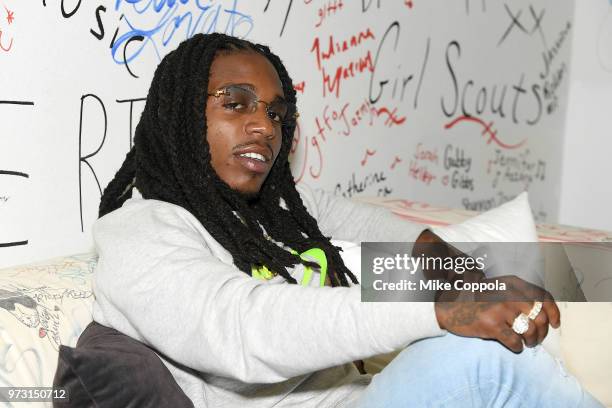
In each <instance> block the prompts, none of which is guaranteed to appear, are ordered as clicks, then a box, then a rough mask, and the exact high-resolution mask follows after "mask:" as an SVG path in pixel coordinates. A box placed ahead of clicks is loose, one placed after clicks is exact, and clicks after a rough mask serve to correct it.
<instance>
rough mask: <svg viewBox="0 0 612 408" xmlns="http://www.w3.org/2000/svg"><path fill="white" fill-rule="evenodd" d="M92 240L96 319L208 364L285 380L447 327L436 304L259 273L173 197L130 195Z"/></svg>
mask: <svg viewBox="0 0 612 408" xmlns="http://www.w3.org/2000/svg"><path fill="white" fill-rule="evenodd" d="M94 239H95V243H96V246H97V250H98V253H99V262H98V266H97V269H96V272H95V275H94V293H95V296H96V301H95V304H94V319H95V320H96V321H99V322H100V323H101V324H105V325H109V326H111V327H114V328H116V329H117V330H120V331H122V332H123V333H126V334H127V335H129V336H131V337H133V338H135V339H137V340H139V341H141V342H143V343H145V344H147V345H149V346H151V347H153V348H155V349H156V350H157V351H158V352H159V353H161V354H163V355H165V356H167V357H169V358H171V359H173V360H175V361H176V362H178V363H180V364H183V365H184V366H186V367H190V368H192V369H195V370H198V371H201V372H206V373H209V374H214V375H219V376H224V377H229V378H234V379H237V380H240V381H242V382H246V383H273V382H280V381H284V380H287V379H289V378H291V377H295V376H298V375H302V374H307V373H311V372H314V371H316V370H320V369H324V368H328V367H331V366H335V365H339V364H343V363H347V362H350V361H353V360H356V359H361V358H367V357H369V356H372V355H375V354H380V353H386V352H390V351H392V350H396V349H398V348H401V347H405V346H406V345H408V344H409V343H411V342H413V341H415V340H417V339H420V338H424V337H432V336H437V335H441V334H443V333H444V331H443V330H441V329H440V328H439V326H438V323H437V320H436V317H435V312H434V307H433V304H431V303H362V302H361V299H360V289H359V287H350V288H330V287H323V288H314V287H303V286H300V285H290V284H286V283H279V284H274V283H266V282H261V281H258V280H256V279H253V278H251V277H250V276H248V275H246V274H245V273H243V272H242V271H240V270H238V269H237V268H236V267H235V266H233V265H232V264H230V263H227V262H224V261H222V260H220V259H219V258H218V257H217V256H215V254H214V251H213V250H212V249H211V245H213V244H212V243H216V241H214V240H213V239H212V237H211V236H210V235H209V234H208V233H207V232H206V230H204V229H203V227H202V225H201V224H200V223H199V222H198V221H197V220H196V219H195V217H193V216H192V215H191V214H190V213H189V212H187V211H186V210H184V209H182V208H180V207H177V206H174V205H172V204H168V203H162V202H159V201H155V200H131V201H129V202H127V203H126V204H125V205H124V206H123V207H122V208H120V209H119V210H116V211H114V212H112V213H110V214H108V215H106V216H105V217H103V218H101V219H100V220H98V221H97V223H96V224H95V226H94ZM216 245H218V244H216Z"/></svg>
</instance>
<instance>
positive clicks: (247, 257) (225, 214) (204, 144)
mask: <svg viewBox="0 0 612 408" xmlns="http://www.w3.org/2000/svg"><path fill="white" fill-rule="evenodd" d="M235 52H256V53H259V54H261V55H263V56H264V57H266V58H267V59H268V60H269V61H270V62H271V63H272V65H273V66H274V68H275V69H276V72H277V73H278V76H279V78H280V80H281V84H282V87H283V92H284V95H285V99H286V100H287V102H290V103H293V104H295V102H296V96H295V90H294V89H293V83H292V81H291V78H290V77H289V75H288V73H287V70H286V69H285V67H284V65H283V63H282V62H281V60H280V58H278V57H277V56H276V55H275V54H273V53H272V52H271V51H270V49H269V48H268V47H266V46H264V45H260V44H253V43H251V42H248V41H246V40H242V39H238V38H235V37H230V36H227V35H224V34H219V33H213V34H196V35H195V36H193V37H192V38H190V39H188V40H186V41H184V42H182V43H181V44H180V45H179V46H178V48H177V49H176V50H174V51H172V52H170V53H169V54H168V55H166V57H164V58H163V60H162V61H161V63H160V64H159V66H158V67H157V69H156V71H155V75H154V77H153V81H152V83H151V88H150V89H149V94H148V96H147V100H146V104H145V108H144V110H143V112H142V116H141V118H140V121H139V123H138V125H137V127H136V133H135V137H134V147H133V148H132V149H131V150H130V152H129V153H128V154H127V156H126V158H125V161H124V162H123V164H122V166H121V168H120V169H119V171H118V172H117V174H116V175H115V177H114V179H113V180H112V181H111V182H110V183H109V185H108V186H107V187H106V189H105V190H104V194H103V195H102V200H101V202H100V211H99V216H100V217H102V216H104V215H105V214H108V213H109V212H111V211H113V210H115V209H117V208H119V207H121V206H122V205H123V203H124V202H125V201H126V200H127V199H128V198H130V197H131V196H132V187H134V186H135V187H136V188H138V190H139V191H140V193H141V194H142V196H143V197H144V198H147V199H156V200H162V201H166V202H169V203H172V204H176V205H179V206H181V207H183V208H185V209H186V210H187V211H189V212H190V213H191V214H193V215H194V216H195V217H196V218H197V219H198V221H200V222H201V223H202V225H203V226H204V228H206V230H207V231H208V232H209V233H210V234H211V235H212V236H213V237H214V238H215V239H216V240H217V241H218V242H219V243H220V244H221V245H222V246H223V247H224V248H225V249H226V250H228V251H229V252H230V253H231V254H232V257H233V261H234V264H235V265H236V266H237V267H238V268H239V269H240V270H242V271H243V272H245V273H247V274H248V275H251V267H252V266H262V265H265V266H266V267H268V268H269V269H270V270H272V271H274V272H276V273H278V274H279V275H281V276H282V277H284V278H285V280H286V281H288V282H290V283H296V281H295V279H294V278H293V277H291V275H290V274H289V272H288V269H287V268H289V267H293V266H295V265H296V264H299V263H302V264H304V265H310V264H311V263H310V262H308V261H303V260H302V259H301V258H300V256H299V255H294V254H292V253H290V252H288V251H286V250H284V249H283V248H281V247H280V246H279V245H277V244H276V243H275V242H272V241H271V240H270V239H267V237H266V236H265V235H264V231H262V229H261V227H260V225H261V226H262V227H263V228H264V229H265V232H266V233H267V234H268V236H269V237H270V238H272V239H273V240H274V241H277V242H281V243H283V244H284V245H286V246H288V247H290V248H292V249H294V250H296V251H297V252H298V253H299V252H303V251H305V250H307V249H309V248H312V247H315V246H316V247H318V248H321V249H322V250H323V251H324V252H325V254H326V257H327V261H328V270H329V273H328V274H329V277H330V280H331V283H332V286H348V281H347V277H348V278H350V279H351V281H352V282H353V283H357V279H356V277H355V276H354V275H353V273H351V271H350V270H348V268H347V267H346V266H345V265H344V262H343V261H342V258H341V257H340V253H339V248H337V247H335V246H333V245H332V244H331V242H330V240H329V238H328V237H325V236H323V234H322V233H321V231H320V229H319V227H318V225H317V222H316V220H315V219H314V218H313V217H312V216H311V215H310V214H309V213H308V212H307V210H306V208H305V206H304V203H303V202H302V199H301V197H300V195H299V193H298V191H297V190H296V188H295V181H294V179H293V176H292V174H291V170H290V167H289V161H288V158H289V150H290V148H291V145H292V140H293V134H294V131H295V126H296V124H295V122H288V123H283V125H282V143H281V149H280V152H279V155H278V157H277V159H276V162H275V163H274V165H273V167H272V170H271V171H270V173H269V174H268V177H267V178H266V180H265V182H264V184H263V185H262V187H261V191H260V194H259V197H258V198H257V199H256V200H247V199H246V198H245V197H244V196H243V195H241V194H240V193H239V192H237V191H234V190H232V189H231V188H230V187H229V186H228V185H227V184H226V183H225V182H224V181H223V180H221V179H220V178H219V176H218V175H217V174H216V172H215V171H214V169H213V168H212V166H211V157H210V148H209V145H208V141H207V140H206V137H203V135H205V134H206V129H207V127H206V115H205V114H203V112H205V111H206V103H207V93H208V78H209V73H210V67H211V65H212V62H213V60H214V58H215V56H216V55H218V54H219V53H235ZM281 200H282V201H283V202H284V204H285V205H284V206H283V205H281ZM236 214H238V215H239V217H237V216H236Z"/></svg>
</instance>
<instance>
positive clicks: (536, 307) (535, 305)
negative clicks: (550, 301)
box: [527, 302, 542, 320]
mask: <svg viewBox="0 0 612 408" xmlns="http://www.w3.org/2000/svg"><path fill="white" fill-rule="evenodd" d="M540 311H542V302H533V307H532V308H531V311H530V312H529V314H528V315H527V317H529V318H530V319H531V320H535V318H536V317H537V316H538V314H539V313H540Z"/></svg>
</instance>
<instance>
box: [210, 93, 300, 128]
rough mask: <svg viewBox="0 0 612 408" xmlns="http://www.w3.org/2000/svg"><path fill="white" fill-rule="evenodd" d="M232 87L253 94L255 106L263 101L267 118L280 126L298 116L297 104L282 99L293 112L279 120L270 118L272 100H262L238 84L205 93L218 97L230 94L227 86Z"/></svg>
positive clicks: (289, 122)
mask: <svg viewBox="0 0 612 408" xmlns="http://www.w3.org/2000/svg"><path fill="white" fill-rule="evenodd" d="M232 87H233V88H238V89H241V90H243V91H246V92H250V93H251V94H252V95H253V96H255V100H254V101H253V102H252V103H254V104H255V106H257V104H258V103H263V105H264V107H265V110H266V116H267V117H268V119H270V120H271V121H272V122H274V123H278V124H279V125H281V126H282V125H288V124H291V122H293V121H295V120H296V119H297V118H299V117H300V113H299V112H298V111H297V106H296V105H295V104H294V103H290V102H287V101H284V102H285V103H286V104H287V106H288V108H289V109H291V108H292V107H293V109H294V110H295V112H293V113H292V114H291V115H289V117H288V118H285V119H283V120H282V121H280V122H276V121H275V120H274V119H271V118H270V116H269V113H270V110H269V109H270V105H272V103H274V102H266V101H262V100H261V99H259V97H258V96H257V94H256V93H255V92H253V91H252V90H250V89H247V88H244V87H241V86H239V85H227V86H224V87H223V88H219V89H217V90H216V91H214V92H212V93H207V94H206V95H207V96H214V97H215V98H220V97H221V96H223V95H230V93H229V92H228V88H232ZM283 100H284V99H283ZM254 112H255V110H254V111H252V112H250V113H254Z"/></svg>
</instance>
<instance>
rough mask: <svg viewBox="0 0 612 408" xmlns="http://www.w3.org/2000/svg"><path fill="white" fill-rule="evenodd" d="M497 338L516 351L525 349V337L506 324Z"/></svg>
mask: <svg viewBox="0 0 612 408" xmlns="http://www.w3.org/2000/svg"><path fill="white" fill-rule="evenodd" d="M497 340H498V341H499V342H500V343H502V344H503V345H504V346H506V347H507V348H509V349H510V350H511V351H513V352H515V353H520V352H521V351H523V338H522V337H521V336H519V335H518V334H516V333H515V332H514V330H512V328H511V327H509V326H505V327H504V328H503V329H502V330H501V332H500V333H499V336H498V338H497Z"/></svg>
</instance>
